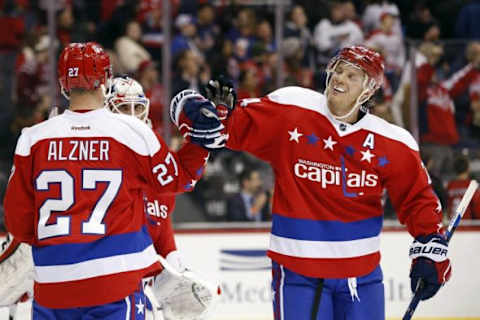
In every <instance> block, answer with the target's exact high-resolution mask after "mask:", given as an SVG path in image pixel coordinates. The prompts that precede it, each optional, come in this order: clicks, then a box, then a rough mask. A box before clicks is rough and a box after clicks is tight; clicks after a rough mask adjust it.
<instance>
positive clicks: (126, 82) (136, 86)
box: [107, 76, 150, 123]
mask: <svg viewBox="0 0 480 320" xmlns="http://www.w3.org/2000/svg"><path fill="white" fill-rule="evenodd" d="M107 108H108V109H110V110H111V111H112V112H115V113H121V114H126V115H130V116H134V117H137V118H138V119H140V120H142V121H145V122H146V123H148V122H149V119H148V112H149V109H150V100H149V99H148V98H147V97H146V96H145V93H144V92H143V88H142V86H141V85H140V83H138V81H136V80H134V79H132V78H130V77H127V76H122V77H116V78H114V79H113V82H112V90H111V91H110V93H109V94H108V96H107Z"/></svg>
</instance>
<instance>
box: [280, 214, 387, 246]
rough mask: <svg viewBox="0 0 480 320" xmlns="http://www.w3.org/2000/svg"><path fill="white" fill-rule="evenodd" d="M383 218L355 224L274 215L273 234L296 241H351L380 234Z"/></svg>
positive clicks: (374, 218)
mask: <svg viewBox="0 0 480 320" xmlns="http://www.w3.org/2000/svg"><path fill="white" fill-rule="evenodd" d="M382 225H383V216H379V217H373V218H368V219H364V220H360V221H355V222H340V221H319V220H310V219H298V218H289V217H285V216H281V215H278V214H273V221H272V234H274V235H276V236H279V237H284V238H291V239H296V240H311V241H349V240H357V239H365V238H370V237H375V236H378V235H379V234H380V231H381V229H382Z"/></svg>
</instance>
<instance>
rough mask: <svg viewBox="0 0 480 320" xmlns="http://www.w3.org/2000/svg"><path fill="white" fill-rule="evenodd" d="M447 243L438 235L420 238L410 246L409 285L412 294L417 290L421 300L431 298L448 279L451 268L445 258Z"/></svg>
mask: <svg viewBox="0 0 480 320" xmlns="http://www.w3.org/2000/svg"><path fill="white" fill-rule="evenodd" d="M447 254H448V243H447V241H446V239H445V238H444V237H443V236H442V235H440V234H430V235H427V236H420V237H417V238H416V239H415V241H413V243H412V245H411V246H410V259H412V267H411V269H410V285H411V288H412V292H415V291H416V290H417V285H418V281H420V279H421V280H422V284H421V285H420V287H419V288H418V290H419V294H420V297H421V299H422V300H427V299H430V298H431V297H433V296H434V295H435V294H436V293H437V291H438V290H439V289H440V287H441V286H443V285H444V284H445V282H447V281H448V279H450V275H451V273H452V268H451V266H450V260H449V259H448V258H447Z"/></svg>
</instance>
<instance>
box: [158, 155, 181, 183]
mask: <svg viewBox="0 0 480 320" xmlns="http://www.w3.org/2000/svg"><path fill="white" fill-rule="evenodd" d="M169 164H173V169H174V170H175V173H174V174H175V176H178V166H177V162H176V161H175V157H174V156H173V155H172V154H171V153H170V152H169V153H167V155H166V156H165V163H159V164H157V165H156V166H155V167H153V169H152V172H153V174H155V175H156V176H157V180H158V182H160V185H162V186H165V185H167V184H169V183H170V182H172V181H173V177H172V176H171V175H170V174H168V173H169V172H168V168H167V165H169Z"/></svg>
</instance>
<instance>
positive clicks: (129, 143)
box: [15, 108, 160, 156]
mask: <svg viewBox="0 0 480 320" xmlns="http://www.w3.org/2000/svg"><path fill="white" fill-rule="evenodd" d="M76 137H82V138H94V137H95V138H97V137H98V138H100V137H110V138H112V139H114V140H116V141H118V142H119V143H121V144H123V145H125V146H126V147H127V148H129V149H131V150H133V151H134V152H136V153H137V154H140V155H142V156H149V155H150V156H151V155H153V154H155V153H157V151H158V150H159V149H160V143H159V142H158V139H157V138H156V137H155V134H154V133H153V131H152V130H151V129H150V128H149V127H148V126H147V125H146V124H145V123H144V122H142V121H140V120H138V119H137V118H135V117H132V116H127V115H124V114H117V113H112V112H110V111H109V110H107V109H105V108H102V109H97V110H92V111H89V112H86V113H79V112H72V111H70V110H65V112H64V113H63V114H61V115H59V116H56V117H53V118H51V119H48V120H46V121H43V122H41V123H39V124H36V125H34V126H33V127H30V128H24V129H23V130H22V135H21V136H20V138H19V139H18V142H17V148H16V149H15V154H18V155H20V156H28V155H30V149H31V148H32V147H33V146H34V145H35V144H36V143H37V142H39V141H41V140H44V139H55V138H59V139H60V138H76Z"/></svg>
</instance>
